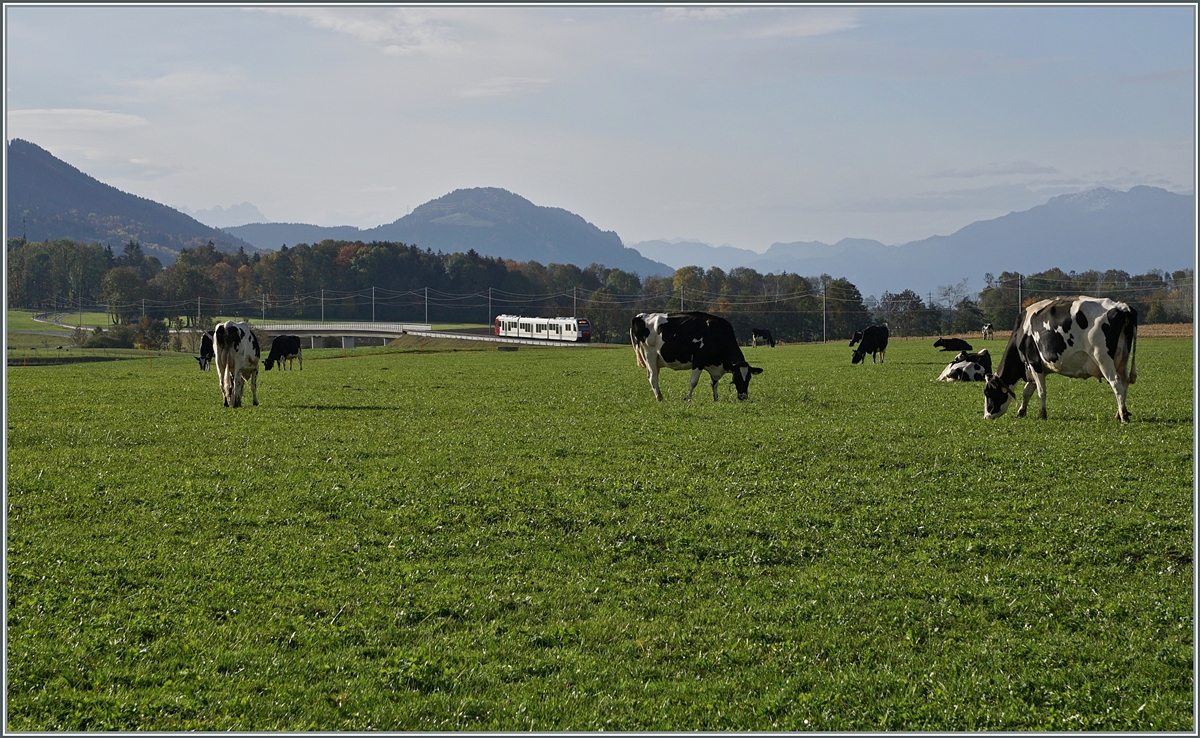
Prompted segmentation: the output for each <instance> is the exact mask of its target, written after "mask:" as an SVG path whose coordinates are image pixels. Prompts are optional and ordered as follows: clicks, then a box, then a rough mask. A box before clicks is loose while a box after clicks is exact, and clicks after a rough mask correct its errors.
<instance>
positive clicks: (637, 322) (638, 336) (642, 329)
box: [629, 315, 650, 369]
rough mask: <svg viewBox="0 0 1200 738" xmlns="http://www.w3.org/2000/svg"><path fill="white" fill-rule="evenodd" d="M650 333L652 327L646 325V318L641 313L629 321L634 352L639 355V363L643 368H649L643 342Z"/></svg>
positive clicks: (630, 338)
mask: <svg viewBox="0 0 1200 738" xmlns="http://www.w3.org/2000/svg"><path fill="white" fill-rule="evenodd" d="M649 335H650V329H649V328H647V327H646V320H645V319H644V318H643V317H642V316H641V315H635V316H634V317H633V320H631V321H630V322H629V340H630V342H631V343H632V344H633V354H634V356H636V357H637V365H638V366H640V367H641V368H643V369H649V367H648V366H646V357H645V356H643V354H644V349H643V344H644V342H645V340H646V338H647V337H648V336H649Z"/></svg>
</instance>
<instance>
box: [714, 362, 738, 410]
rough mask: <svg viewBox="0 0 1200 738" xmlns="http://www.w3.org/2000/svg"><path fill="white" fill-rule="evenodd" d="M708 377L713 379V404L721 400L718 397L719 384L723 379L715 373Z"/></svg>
mask: <svg viewBox="0 0 1200 738" xmlns="http://www.w3.org/2000/svg"><path fill="white" fill-rule="evenodd" d="M734 371H736V370H734ZM708 376H710V377H712V391H713V402H716V401H717V400H718V399H720V398H719V397H718V396H717V382H719V381H721V377H720V375H718V374H715V373H713V372H709V373H708Z"/></svg>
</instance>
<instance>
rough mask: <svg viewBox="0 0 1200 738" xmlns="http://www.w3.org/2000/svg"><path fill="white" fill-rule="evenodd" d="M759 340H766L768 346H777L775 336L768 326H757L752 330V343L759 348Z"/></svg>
mask: <svg viewBox="0 0 1200 738" xmlns="http://www.w3.org/2000/svg"><path fill="white" fill-rule="evenodd" d="M759 341H766V342H767V345H768V346H770V347H771V348H775V337H774V336H772V335H771V331H769V330H767V329H766V328H755V329H753V330H751V331H750V343H752V344H754V347H755V348H758V342H759Z"/></svg>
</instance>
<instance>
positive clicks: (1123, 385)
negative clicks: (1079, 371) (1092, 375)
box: [1097, 362, 1132, 423]
mask: <svg viewBox="0 0 1200 738" xmlns="http://www.w3.org/2000/svg"><path fill="white" fill-rule="evenodd" d="M1097 363H1099V364H1100V371H1101V372H1102V373H1103V374H1104V377H1103V378H1100V377H1097V379H1102V380H1104V379H1107V380H1108V385H1109V386H1110V387H1112V391H1113V394H1114V395H1116V396H1117V420H1118V421H1119V422H1122V423H1125V422H1128V420H1129V419H1130V417H1132V416H1131V415H1130V414H1129V409H1128V408H1126V407H1125V396H1126V394H1127V393H1128V392H1129V383H1128V382H1126V381H1125V378H1124V377H1122V376H1121V373H1120V371H1118V369H1117V368H1116V367H1115V366H1112V362H1097ZM1110 367H1111V368H1110Z"/></svg>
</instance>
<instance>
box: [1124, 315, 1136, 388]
mask: <svg viewBox="0 0 1200 738" xmlns="http://www.w3.org/2000/svg"><path fill="white" fill-rule="evenodd" d="M1125 342H1126V343H1128V344H1129V383H1130V384H1133V383H1134V382H1136V381H1137V310H1134V309H1133V308H1130V309H1129V320H1128V321H1126V323H1125Z"/></svg>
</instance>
